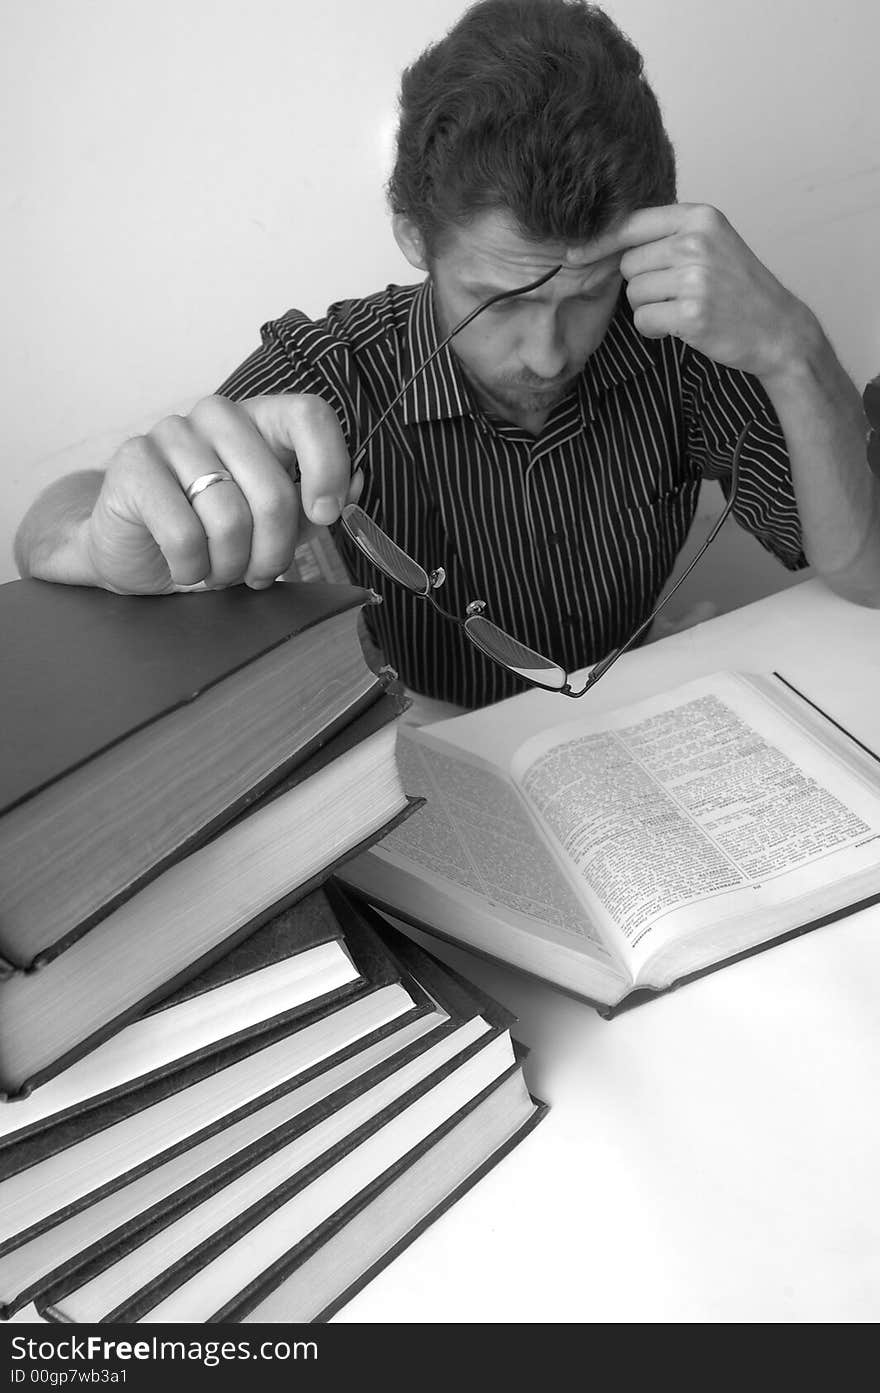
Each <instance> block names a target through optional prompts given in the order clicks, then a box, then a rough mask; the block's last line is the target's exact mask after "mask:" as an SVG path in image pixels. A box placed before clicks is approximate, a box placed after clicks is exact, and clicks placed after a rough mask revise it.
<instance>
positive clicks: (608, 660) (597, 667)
mask: <svg viewBox="0 0 880 1393" xmlns="http://www.w3.org/2000/svg"><path fill="white" fill-rule="evenodd" d="M752 425H753V422H752V421H747V422H746V424H745V425H744V426H743V428H742V430H741V431H740V433H739V436H738V437H737V442H736V446H735V447H734V451H733V458H732V460H731V467H730V476H731V482H730V494H729V495H728V498H727V502H726V503H725V505H724V508H723V509H722V512H721V515H720V516H719V518H718V519H717V521H716V522H715V525H714V527H713V528H712V531H711V532H710V533H709V535H708V537H707V538H706V540H705V542H704V543H703V545H702V546H701V547H700V549H699V551H698V552H697V554H696V556H695V557H694V558H693V560H692V561H691V562H690V564H689V565H688V566H686V567H685V569H684V570H683V571H682V573H681V575H680V576H679V578H678V580H677V581H676V582H675V584H674V585H673V586H671V587H670V589H669V590H668V591H667V592H666V594H665V595H664V596H663V599H662V600H661V601H660V602H659V604H657V605H655V606H654V608H653V609H652V610H651V613H650V614H649V615H648V617H647V619H646V620H645V621H644V623H642V624H640V625H639V627H638V628H637V629H636V630H635V632H634V633H632V634H630V636H629V638H628V639H627V641H626V643H624V644H621V646H620V648H615V649H614V650H613V651H612V652H611V653H609V654H608V655H607V656H606V657H604V658H602V659H600V661H599V662H598V663H594V664H593V666H592V667H591V669H590V673H589V676H588V677H587V680H586V683H585V684H584V686H583V687H582V688H581V690H580V691H579V692H568V693H567V695H568V696H572V697H579V696H583V695H584V692H588V691H589V690H590V688H591V687H594V686H595V685H596V683H597V682H598V681H599V678H600V677H604V676H605V673H606V672H607V671H608V669H609V668H610V667H612V666H613V665H614V664H615V663H616V662H617V659H618V658H619V657H620V656H621V654H623V653H625V652H626V651H627V649H628V648H632V646H633V644H634V643H635V641H636V639H638V638H641V636H642V634H643V633H645V631H646V630H647V629H649V628H650V627H651V625H652V624H653V622H654V620H655V619H656V618H657V615H658V614H659V613H660V611H661V609H663V608H664V606H665V605H667V604H668V603H669V601H670V600H671V599H672V597H673V595H674V594H675V592H676V590H677V589H678V587H679V586H680V585H682V584H683V583H684V582H685V581H686V580H687V578H688V576H689V575H690V573H691V571H692V570H693V569H694V567H695V566H696V564H697V562H698V561H699V560H700V558H701V557H702V555H703V554H704V552H706V551H707V550H708V549H709V547H710V546H711V545H712V543H713V542H714V540H715V538H716V537H717V536H718V533H719V532H720V531H721V529H722V527H723V526H724V524H725V522H726V521H727V519H728V517H729V516H730V510H731V508H732V507H733V505H734V503H735V502H736V492H737V488H738V487H739V457H740V454H741V452H742V447H743V443H744V441H745V438H746V435H747V433H748V431H749V428H750V426H752Z"/></svg>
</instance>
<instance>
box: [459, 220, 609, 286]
mask: <svg viewBox="0 0 880 1393" xmlns="http://www.w3.org/2000/svg"><path fill="white" fill-rule="evenodd" d="M603 243H604V245H603ZM439 260H440V261H441V262H443V263H445V265H446V267H447V268H449V269H453V270H454V272H455V274H456V277H457V278H458V279H460V280H461V281H463V282H466V283H467V284H468V286H469V287H473V288H474V289H477V290H485V291H486V293H487V294H488V293H491V291H492V290H504V289H507V288H509V287H513V286H515V285H517V284H521V283H527V282H529V281H531V280H537V279H538V278H539V277H540V276H542V275H544V274H545V273H546V272H547V271H549V270H551V269H552V268H553V267H554V266H561V267H562V269H561V270H560V271H559V273H558V274H557V275H556V276H554V277H553V282H551V284H554V285H555V286H556V287H558V288H559V289H562V288H563V287H564V288H565V289H566V290H567V291H569V292H571V293H577V292H578V291H580V290H587V289H589V288H590V287H591V286H594V285H599V284H601V283H602V282H604V281H606V280H608V279H610V278H611V277H612V276H614V275H616V273H617V270H618V267H619V265H620V254H619V253H616V252H615V253H612V254H611V255H609V253H608V246H607V241H605V239H603V241H602V243H600V242H597V243H596V244H595V256H593V255H592V244H591V243H589V242H586V243H584V242H581V243H578V245H577V247H576V248H573V247H571V246H570V244H567V243H565V242H538V241H534V240H531V239H529V238H526V237H524V236H523V235H522V233H520V232H518V231H517V230H516V229H515V228H514V227H513V226H511V224H510V223H509V221H508V220H507V219H506V218H504V217H503V216H502V215H500V214H484V215H481V217H479V218H477V219H475V220H474V221H473V222H471V223H468V224H465V225H462V226H458V227H456V228H454V229H453V230H452V235H451V236H450V237H449V238H448V239H447V241H446V244H445V246H444V250H443V252H442V253H441V256H440V258H439Z"/></svg>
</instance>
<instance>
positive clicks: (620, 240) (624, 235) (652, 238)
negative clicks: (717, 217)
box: [585, 203, 714, 260]
mask: <svg viewBox="0 0 880 1393" xmlns="http://www.w3.org/2000/svg"><path fill="white" fill-rule="evenodd" d="M698 209H699V205H697V204H690V203H668V204H663V205H662V206H661V207H658V208H639V209H637V211H636V212H635V213H630V214H629V215H628V216H627V217H625V218H623V219H622V220H621V221H620V222H617V223H615V225H614V226H613V227H611V228H609V229H608V231H607V232H603V233H602V234H601V235H600V236H599V237H596V238H595V239H594V240H593V241H592V242H589V243H586V244H585V250H586V248H589V250H590V260H599V259H600V258H601V257H603V256H613V255H614V254H615V253H620V252H625V251H627V250H629V248H631V247H640V246H643V245H644V244H645V243H647V242H659V241H662V240H663V239H664V238H666V237H674V236H675V235H676V234H677V233H678V232H680V231H681V230H682V229H683V228H684V227H686V226H688V225H689V223H690V222H691V221H692V220H693V219H694V217H695V213H696V210H698ZM708 211H714V210H708Z"/></svg>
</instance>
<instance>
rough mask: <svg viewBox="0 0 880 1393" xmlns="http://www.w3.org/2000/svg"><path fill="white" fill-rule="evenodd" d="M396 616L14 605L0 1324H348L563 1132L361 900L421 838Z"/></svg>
mask: <svg viewBox="0 0 880 1393" xmlns="http://www.w3.org/2000/svg"><path fill="white" fill-rule="evenodd" d="M371 600H372V597H371V596H370V594H369V592H366V591H363V590H361V589H359V588H357V587H353V586H349V585H347V584H342V583H328V582H316V583H312V584H278V585H276V586H274V587H272V589H271V590H269V591H268V592H261V593H259V594H256V593H253V592H250V591H248V590H247V589H245V588H244V587H238V588H236V589H233V590H228V591H219V592H205V593H198V594H189V595H179V596H174V597H163V598H161V599H158V598H157V599H148V598H132V597H123V596H114V595H110V594H107V593H105V592H102V591H95V590H87V589H78V588H73V587H59V586H51V585H46V584H43V583H42V582H39V581H17V582H13V583H12V584H11V585H7V586H3V587H0V621H2V627H3V632H4V638H5V648H6V672H5V678H6V680H5V682H4V684H3V692H2V697H0V742H2V750H0V753H2V760H0V765H2V771H3V772H2V784H0V953H2V955H3V964H2V977H0V1089H2V1090H3V1094H4V1097H3V1101H2V1102H0V1216H2V1218H0V1313H2V1315H3V1317H4V1318H7V1319H8V1318H11V1317H12V1316H14V1315H16V1313H19V1314H20V1313H21V1312H22V1311H27V1310H28V1309H32V1310H33V1311H34V1312H35V1318H40V1319H43V1320H49V1321H73V1322H76V1323H91V1322H103V1321H113V1322H120V1321H125V1322H128V1321H143V1322H147V1323H149V1322H166V1321H170V1322H196V1323H204V1322H218V1321H222V1322H226V1321H251V1320H257V1321H291V1320H293V1321H315V1320H325V1319H328V1318H329V1316H330V1315H332V1313H333V1312H334V1311H335V1310H337V1309H338V1308H339V1306H340V1305H341V1304H342V1303H343V1302H344V1301H346V1300H348V1299H349V1298H350V1296H351V1295H352V1294H353V1292H354V1291H356V1290H357V1289H358V1288H359V1287H360V1286H361V1285H362V1284H363V1282H364V1281H366V1280H368V1279H369V1277H370V1276H371V1275H372V1274H373V1273H374V1272H375V1271H376V1270H378V1268H379V1267H381V1266H383V1265H384V1264H385V1263H386V1262H387V1261H389V1259H390V1258H391V1257H393V1256H394V1254H395V1253H396V1252H397V1251H399V1249H400V1248H401V1247H402V1246H404V1245H405V1244H406V1243H408V1242H410V1241H412V1239H413V1237H415V1235H416V1234H417V1233H419V1232H420V1231H421V1229H422V1228H423V1227H424V1226H425V1225H426V1224H427V1223H428V1222H430V1221H431V1220H432V1219H433V1218H434V1217H436V1216H437V1215H438V1214H439V1213H440V1212H442V1210H443V1209H445V1208H446V1207H447V1206H448V1205H449V1204H450V1203H451V1202H452V1201H453V1200H454V1199H455V1198H456V1197H457V1196H458V1195H459V1194H460V1193H462V1192H463V1191H464V1190H465V1189H466V1188H468V1187H469V1186H470V1185H471V1184H473V1183H474V1181H475V1180H476V1179H477V1178H479V1176H480V1175H482V1174H483V1172H484V1170H485V1169H487V1168H488V1167H489V1166H491V1165H492V1164H494V1163H495V1162H496V1161H497V1160H498V1159H499V1158H500V1157H501V1156H502V1155H503V1154H504V1153H505V1152H506V1151H507V1150H508V1149H509V1148H510V1147H511V1146H512V1145H513V1144H514V1143H515V1142H516V1141H518V1140H519V1139H520V1138H521V1137H522V1136H524V1135H525V1134H526V1132H527V1131H528V1130H529V1129H530V1128H531V1127H532V1126H533V1125H534V1123H535V1122H536V1121H537V1120H538V1119H539V1118H540V1117H541V1116H542V1114H543V1111H544V1105H543V1104H541V1103H540V1102H538V1101H537V1100H535V1099H533V1098H532V1097H531V1096H530V1094H529V1091H528V1088H527V1086H526V1083H525V1081H524V1078H523V1073H522V1063H523V1051H522V1050H521V1049H520V1047H519V1046H518V1045H516V1044H515V1042H514V1041H513V1039H512V1037H511V1034H510V1027H511V1025H512V1023H513V1022H512V1018H511V1017H510V1016H509V1014H508V1013H507V1012H506V1011H504V1010H503V1009H501V1008H500V1007H498V1006H497V1005H496V1004H495V1003H494V1002H492V1001H490V1000H489V999H488V998H486V997H485V996H483V995H482V994H480V993H479V992H477V990H476V989H475V988H474V987H472V986H470V985H469V984H467V983H466V982H464V981H463V980H462V979H461V978H459V977H457V976H456V975H455V974H454V973H452V972H450V970H449V969H447V968H445V967H442V966H441V965H440V964H439V963H438V962H437V961H436V960H435V959H434V958H433V957H431V956H429V955H428V954H426V953H425V952H424V951H423V950H422V949H420V948H418V947H417V946H416V945H415V944H414V943H413V942H412V941H411V940H410V939H409V938H408V937H405V936H403V935H400V934H397V933H396V932H395V931H394V929H393V928H392V927H391V926H390V925H389V924H388V922H387V920H385V919H384V918H382V917H380V916H379V915H377V914H376V912H375V911H374V910H372V909H371V908H370V907H369V906H368V905H367V904H366V903H365V902H364V901H362V900H361V899H360V898H359V897H357V896H355V895H353V894H352V892H351V891H346V890H345V889H343V887H342V886H341V885H340V884H339V883H338V881H337V880H336V878H335V875H334V872H335V871H336V870H337V869H338V868H339V867H341V866H342V865H343V864H345V862H346V861H347V860H349V859H350V858H351V857H353V856H354V855H356V854H358V853H363V852H364V851H365V850H366V849H368V848H369V847H370V846H372V845H373V844H375V843H376V842H377V841H378V840H379V839H381V838H382V837H384V836H385V835H386V834H387V833H388V832H389V831H391V830H392V829H393V828H394V827H396V826H397V825H399V824H400V823H401V822H402V821H403V820H405V819H408V817H409V815H410V813H412V812H414V811H415V810H416V809H417V808H418V806H419V802H420V800H418V799H412V798H410V797H408V796H407V793H406V790H405V788H404V786H403V784H402V782H401V778H400V772H399V767H398V763H397V759H396V738H397V725H398V719H397V718H398V717H399V716H400V714H401V712H402V710H403V709H404V706H405V703H404V702H403V700H402V699H401V696H400V693H399V690H398V688H397V684H396V683H395V682H394V680H393V674H376V673H375V672H373V671H372V669H371V668H370V667H369V666H368V664H367V663H366V661H365V659H364V656H363V651H362V648H361V645H360V642H359V639H358V620H359V616H360V611H361V609H362V607H363V605H364V604H366V603H369V602H371Z"/></svg>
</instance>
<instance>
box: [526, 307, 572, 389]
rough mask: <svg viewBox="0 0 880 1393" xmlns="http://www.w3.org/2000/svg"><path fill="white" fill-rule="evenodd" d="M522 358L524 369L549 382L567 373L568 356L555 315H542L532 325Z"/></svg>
mask: <svg viewBox="0 0 880 1393" xmlns="http://www.w3.org/2000/svg"><path fill="white" fill-rule="evenodd" d="M521 356H522V362H523V367H525V368H526V369H527V370H528V371H529V372H531V373H533V374H534V375H535V377H543V378H546V379H547V381H548V382H552V381H553V379H554V378H556V377H559V376H560V374H561V373H563V372H564V371H565V365H566V362H567V361H568V354H567V353H566V348H565V340H564V339H563V336H562V334H561V333H560V329H559V324H558V322H557V319H556V316H555V315H542V316H541V317H540V319H538V318H536V319H535V320H534V321H533V323H532V324H530V326H529V333H528V335H527V336H526V338H525V340H524V342H523V344H522V349H521Z"/></svg>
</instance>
